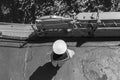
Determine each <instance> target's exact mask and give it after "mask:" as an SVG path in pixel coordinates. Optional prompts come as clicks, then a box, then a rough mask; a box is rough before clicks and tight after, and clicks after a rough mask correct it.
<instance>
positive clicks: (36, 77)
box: [29, 62, 59, 80]
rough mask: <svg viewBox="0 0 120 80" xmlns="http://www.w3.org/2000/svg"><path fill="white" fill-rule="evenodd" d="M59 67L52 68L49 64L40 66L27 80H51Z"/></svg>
mask: <svg viewBox="0 0 120 80" xmlns="http://www.w3.org/2000/svg"><path fill="white" fill-rule="evenodd" d="M58 69H59V67H54V66H53V65H52V63H51V62H48V63H46V64H45V65H43V66H40V67H39V68H38V69H37V70H36V71H35V72H34V73H33V74H32V75H31V76H30V78H29V80H51V79H52V78H53V77H54V76H55V75H56V73H57V71H58Z"/></svg>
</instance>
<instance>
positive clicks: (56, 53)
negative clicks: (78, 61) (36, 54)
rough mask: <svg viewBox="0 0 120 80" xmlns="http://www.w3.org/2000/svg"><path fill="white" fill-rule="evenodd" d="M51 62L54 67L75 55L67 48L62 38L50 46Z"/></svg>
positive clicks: (59, 65)
mask: <svg viewBox="0 0 120 80" xmlns="http://www.w3.org/2000/svg"><path fill="white" fill-rule="evenodd" d="M52 49H53V50H52V53H51V62H52V65H53V66H54V67H57V66H58V67H61V66H62V65H63V64H64V63H65V62H66V61H67V60H69V59H70V58H72V57H73V55H75V52H74V51H73V50H71V49H68V47H67V44H66V42H65V41H64V40H61V39H59V40H56V41H55V42H54V43H53V46H52Z"/></svg>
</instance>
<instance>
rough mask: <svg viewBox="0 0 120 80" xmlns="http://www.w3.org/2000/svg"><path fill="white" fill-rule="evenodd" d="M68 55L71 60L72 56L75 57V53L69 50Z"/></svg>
mask: <svg viewBox="0 0 120 80" xmlns="http://www.w3.org/2000/svg"><path fill="white" fill-rule="evenodd" d="M68 53H69V56H70V58H72V57H73V55H75V51H74V50H71V49H68Z"/></svg>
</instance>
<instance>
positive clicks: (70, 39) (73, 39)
mask: <svg viewBox="0 0 120 80" xmlns="http://www.w3.org/2000/svg"><path fill="white" fill-rule="evenodd" d="M57 39H63V40H65V41H66V42H76V43H77V44H76V47H80V46H81V45H82V44H83V43H85V42H103V41H120V38H119V37H96V38H95V37H41V38H40V37H39V38H38V37H36V38H32V39H31V40H29V41H28V42H29V43H48V42H54V41H55V40H57Z"/></svg>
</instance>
